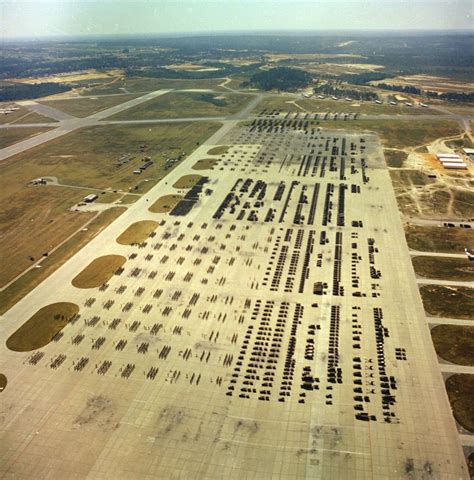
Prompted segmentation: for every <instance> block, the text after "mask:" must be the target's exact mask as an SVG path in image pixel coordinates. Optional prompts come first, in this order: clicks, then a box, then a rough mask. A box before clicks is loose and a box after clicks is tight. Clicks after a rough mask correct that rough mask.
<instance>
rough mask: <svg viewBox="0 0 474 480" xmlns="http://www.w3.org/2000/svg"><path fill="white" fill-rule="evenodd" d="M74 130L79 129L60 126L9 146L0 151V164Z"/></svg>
mask: <svg viewBox="0 0 474 480" xmlns="http://www.w3.org/2000/svg"><path fill="white" fill-rule="evenodd" d="M76 128H79V127H74V126H73V125H71V126H69V127H64V126H61V127H59V128H56V129H54V130H50V131H48V132H44V133H41V134H39V135H36V136H35V137H31V138H27V139H26V140H22V141H21V142H18V143H15V144H13V145H10V146H9V147H5V148H2V149H1V150H0V162H1V161H3V160H5V159H7V158H9V157H11V156H13V155H16V154H17V153H21V152H24V151H25V150H29V149H30V148H33V147H36V146H38V145H41V144H42V143H46V142H49V141H51V140H53V139H55V138H58V137H62V136H63V135H66V134H67V133H69V132H72V131H73V130H75V129H76Z"/></svg>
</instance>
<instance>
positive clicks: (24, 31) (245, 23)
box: [0, 0, 473, 41]
mask: <svg viewBox="0 0 474 480" xmlns="http://www.w3.org/2000/svg"><path fill="white" fill-rule="evenodd" d="M0 11H1V12H2V15H1V20H0V26H1V28H2V35H1V38H2V40H3V41H5V40H10V39H40V38H41V39H44V38H61V37H74V38H75V37H81V38H84V37H98V36H133V35H146V36H152V35H158V36H165V37H166V36H176V35H178V36H179V35H186V36H189V35H200V36H201V35H216V34H217V35H220V34H224V35H225V34H240V33H242V32H245V34H265V33H266V32H285V33H292V34H295V33H300V34H304V33H307V32H319V33H336V32H348V31H350V32H351V34H355V33H374V32H421V33H425V32H431V31H433V32H451V31H452V32H459V31H462V32H466V33H468V32H472V31H473V29H472V6H471V2H470V1H468V0H454V1H450V2H447V1H440V0H421V1H420V0H417V1H414V2H410V4H409V6H408V4H404V3H403V2H402V3H401V2H398V1H394V0H379V1H376V0H369V1H362V0H335V1H332V2H329V1H328V0H313V1H309V0H296V1H293V2H290V1H289V0H240V1H239V0H225V1H224V0H194V1H192V0H178V1H177V2H173V1H169V0H153V1H146V0H138V1H135V2H130V1H129V0H118V1H115V2H111V1H110V0H102V1H100V0H95V1H90V2H78V1H76V0H36V1H35V2H32V1H27V0H19V1H12V0H0ZM262 11H264V12H265V15H261V14H260V13H261V12H262ZM256 12H259V15H256V14H255V13H256ZM19 24H21V29H19V28H18V25H19Z"/></svg>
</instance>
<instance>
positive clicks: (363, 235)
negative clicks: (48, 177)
mask: <svg viewBox="0 0 474 480" xmlns="http://www.w3.org/2000/svg"><path fill="white" fill-rule="evenodd" d="M300 120H301V119H300ZM300 120H298V119H296V120H295V119H281V120H280V121H274V120H271V121H269V120H268V119H267V120H265V119H262V118H260V119H257V120H255V121H254V122H253V123H252V124H250V123H249V124H248V125H241V124H237V122H235V126H234V128H232V129H230V127H229V125H226V126H224V127H223V130H222V131H221V132H220V134H219V132H218V134H216V135H214V136H213V137H212V138H211V139H210V140H209V141H208V142H207V143H206V144H204V145H202V146H200V147H199V148H198V149H197V150H196V151H195V152H194V153H193V154H192V155H190V156H189V157H188V158H187V159H185V160H184V161H183V162H182V163H181V164H180V165H179V166H177V167H176V169H175V170H173V171H172V172H171V173H170V174H169V175H168V176H167V177H165V179H163V180H162V181H161V182H160V183H158V185H157V186H156V187H154V188H153V189H152V190H151V191H150V192H149V193H148V194H146V195H144V196H143V197H142V198H141V199H140V200H138V201H137V202H136V203H135V204H133V205H132V206H131V207H130V208H129V210H128V211H127V212H126V213H125V214H124V215H122V216H121V217H120V218H119V219H118V220H116V221H115V222H114V223H113V224H112V225H111V226H110V227H108V228H107V229H106V230H104V231H103V232H102V233H101V234H100V235H99V236H98V237H96V239H94V240H93V241H92V242H91V243H90V244H89V245H88V246H87V247H86V248H84V249H83V250H81V252H79V253H78V254H77V255H76V256H75V257H73V258H72V259H71V260H70V261H69V262H68V263H66V264H65V265H64V266H63V267H61V268H60V269H59V270H58V271H57V272H55V273H54V274H53V275H52V276H51V277H50V278H48V279H47V280H46V281H45V282H43V284H41V285H40V286H39V287H38V288H37V289H35V290H34V291H33V292H32V293H31V294H30V295H29V296H27V297H25V298H24V299H23V300H22V301H21V302H19V303H18V304H17V305H16V306H15V307H14V308H12V309H11V310H10V311H9V312H7V314H5V315H4V317H3V319H2V335H3V336H4V337H5V338H8V337H9V336H11V335H12V334H14V332H15V331H16V330H17V329H18V327H19V326H20V325H21V324H22V323H24V322H25V321H26V320H28V318H29V317H31V316H32V315H33V314H34V313H35V312H36V311H37V310H39V309H40V308H41V307H43V306H45V305H49V304H52V303H54V302H72V303H73V304H76V305H77V306H78V307H79V315H77V316H74V318H73V319H72V320H71V321H70V322H69V323H68V324H67V325H66V326H65V327H64V328H63V329H62V330H60V331H58V332H57V333H55V335H54V336H53V339H52V341H51V342H50V343H49V344H47V345H45V346H44V347H42V348H40V349H38V350H35V351H32V352H24V353H20V352H13V351H9V350H8V349H7V348H6V346H5V344H3V345H2V346H1V350H0V358H1V360H0V372H1V373H3V374H5V375H6V377H7V380H8V384H7V387H6V388H5V390H4V392H3V393H2V407H1V411H2V416H3V418H4V421H3V430H2V432H1V434H0V445H2V446H3V447H2V454H1V456H0V472H1V473H2V474H4V475H6V476H8V475H10V476H25V477H35V478H42V477H46V476H53V477H58V476H66V475H67V476H73V475H78V476H84V475H89V476H90V477H93V478H133V477H138V476H140V477H142V476H143V477H144V476H146V475H154V476H157V477H159V478H271V477H279V478H288V479H289V478H303V477H308V478H324V479H351V480H352V479H366V478H375V479H380V478H387V479H388V478H390V479H398V478H404V477H408V478H443V479H445V478H452V479H457V478H468V474H467V470H466V465H465V461H464V457H463V453H462V449H461V446H460V443H459V440H458V436H457V431H456V428H455V424H454V420H453V417H452V415H451V411H450V407H449V404H448V399H447V395H446V393H445V390H444V385H443V381H442V377H441V374H440V372H439V367H438V364H437V360H436V355H435V352H434V349H433V346H432V343H431V339H430V333H429V329H428V326H427V324H426V320H425V316H424V311H423V307H422V303H421V300H420V297H419V293H418V288H417V284H416V280H415V276H414V273H413V269H412V266H411V261H410V257H409V253H408V248H407V245H406V243H405V237H404V233H403V229H402V225H401V222H400V218H399V213H398V209H397V205H396V201H395V196H394V193H393V189H392V185H391V181H390V177H389V175H388V171H387V169H386V165H385V161H384V159H383V155H382V150H381V147H380V143H379V140H378V138H377V136H376V135H374V134H360V133H356V132H351V133H343V132H341V131H340V130H337V131H336V130H334V131H332V130H326V129H323V130H321V129H319V128H317V127H316V126H315V125H313V124H311V123H310V122H307V123H306V124H305V123H304V119H303V123H301V121H300ZM298 122H300V123H298ZM216 144H222V145H229V148H228V149H227V152H226V153H221V154H218V155H212V154H211V155H209V153H208V151H209V150H210V149H211V148H212V147H213V146H215V145H216ZM210 157H211V158H212V159H214V160H215V161H214V162H208V164H209V166H210V169H209V170H202V171H200V172H199V173H200V175H201V178H200V179H196V182H194V184H193V185H191V184H189V185H188V184H186V187H187V188H177V187H176V186H175V185H178V186H180V185H185V183H186V182H184V180H183V177H186V176H188V175H192V174H195V173H196V172H195V170H193V168H192V167H193V166H194V165H196V162H197V161H199V160H202V159H209V158H210ZM180 180H181V182H180ZM169 195H180V196H181V197H179V198H177V203H176V204H173V207H172V208H169V209H168V208H166V209H163V210H164V211H162V212H161V213H153V211H150V210H149V207H151V206H152V205H153V204H154V203H155V202H156V201H158V200H159V199H160V198H161V197H163V196H169ZM155 211H156V210H155ZM142 221H148V222H150V223H151V222H157V226H156V228H155V229H154V230H153V231H152V232H151V233H150V234H149V235H148V236H147V237H146V238H145V240H143V239H142V238H140V239H139V240H137V241H133V238H132V240H130V241H129V242H125V243H124V242H122V243H118V242H117V241H116V240H117V238H118V237H119V236H120V235H121V234H122V233H123V232H124V231H126V230H127V228H128V227H129V226H130V225H131V224H134V223H136V222H142ZM105 255H121V256H123V257H125V258H126V261H125V263H124V264H123V265H122V266H121V267H120V268H118V269H117V270H116V271H115V273H114V275H112V276H111V278H110V279H109V280H107V281H106V283H103V284H102V285H101V286H100V287H97V288H78V287H75V286H73V285H72V283H71V282H72V280H73V279H74V278H75V277H76V276H77V275H78V274H80V272H81V271H82V270H84V269H85V268H86V267H87V265H89V264H90V263H91V262H92V261H93V260H94V259H95V258H99V257H102V256H105ZM59 286H60V287H61V288H60V289H59ZM5 446H7V447H6V448H5Z"/></svg>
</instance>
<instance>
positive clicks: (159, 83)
mask: <svg viewBox="0 0 474 480" xmlns="http://www.w3.org/2000/svg"><path fill="white" fill-rule="evenodd" d="M221 82H222V79H221V78H209V79H202V80H178V79H172V78H149V77H128V78H125V79H123V80H119V81H116V82H114V83H108V84H104V85H99V86H95V87H92V88H85V89H84V90H83V92H82V94H83V95H107V94H111V93H124V92H130V93H136V92H151V91H153V90H160V89H162V88H174V89H187V88H203V89H204V88H206V89H212V88H217V86H218V85H219V83H221Z"/></svg>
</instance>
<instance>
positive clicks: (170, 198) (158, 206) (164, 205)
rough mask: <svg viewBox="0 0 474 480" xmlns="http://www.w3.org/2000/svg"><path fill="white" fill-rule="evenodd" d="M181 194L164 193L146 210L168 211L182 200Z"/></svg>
mask: <svg viewBox="0 0 474 480" xmlns="http://www.w3.org/2000/svg"><path fill="white" fill-rule="evenodd" d="M182 199H183V197H182V196H181V195H164V196H163V197H160V198H159V199H158V200H157V201H156V202H155V203H154V204H153V205H152V206H151V207H150V208H149V209H148V210H149V211H150V212H151V213H168V212H170V211H171V210H173V208H174V207H175V206H176V205H177V204H178V203H179V201H180V200H182Z"/></svg>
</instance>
